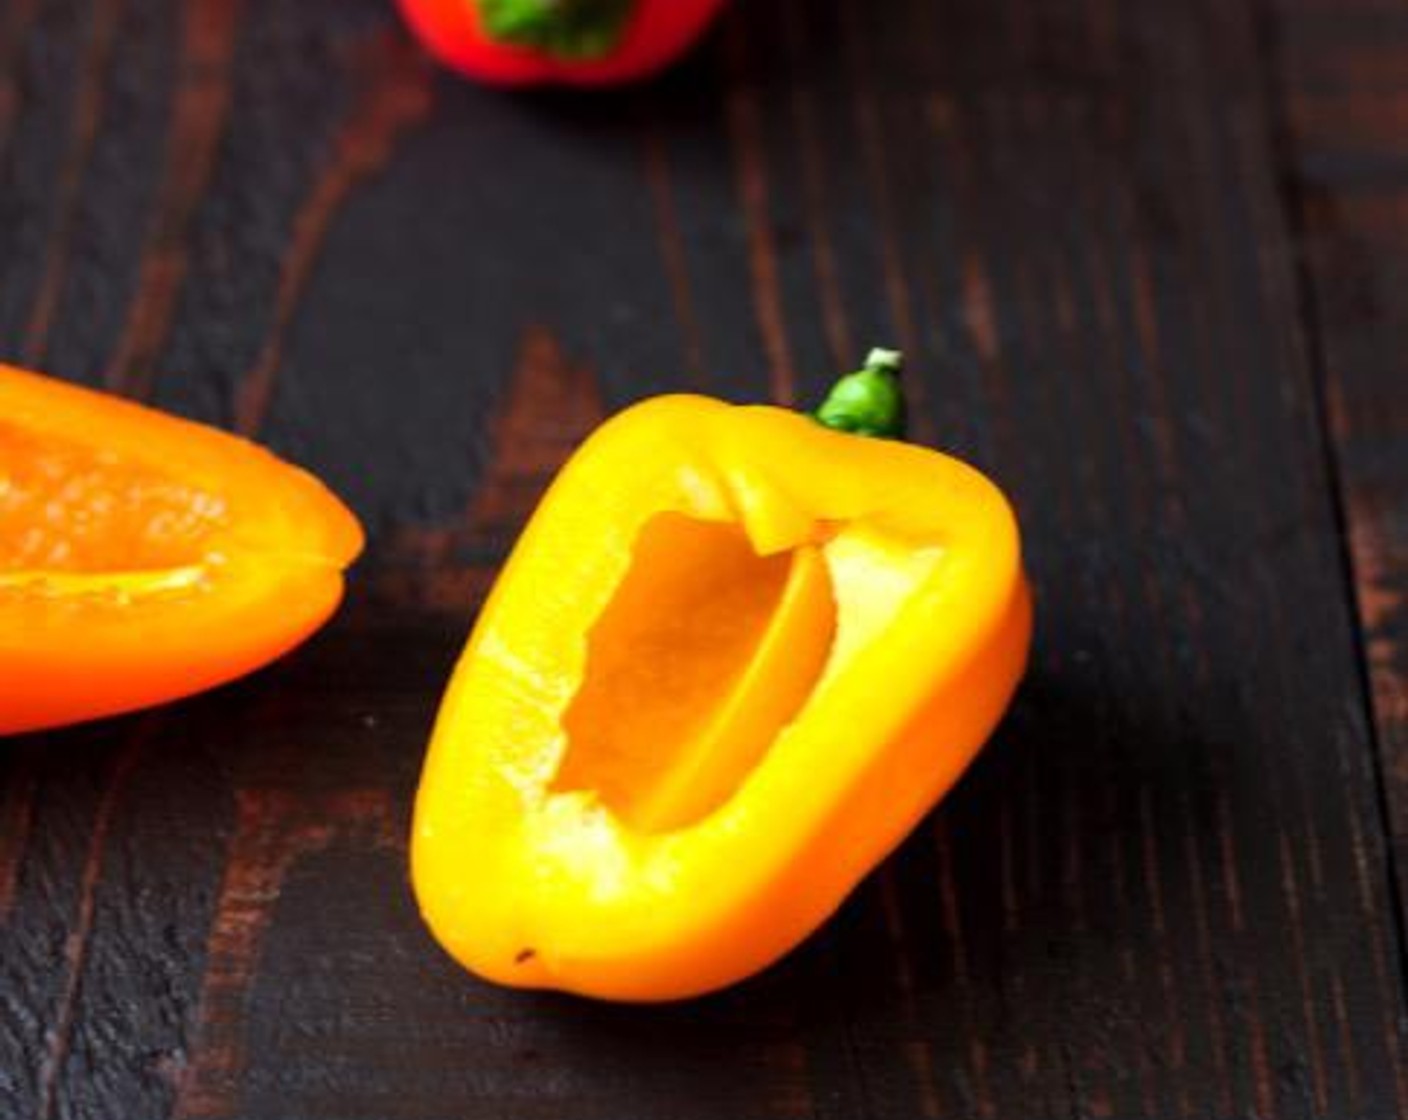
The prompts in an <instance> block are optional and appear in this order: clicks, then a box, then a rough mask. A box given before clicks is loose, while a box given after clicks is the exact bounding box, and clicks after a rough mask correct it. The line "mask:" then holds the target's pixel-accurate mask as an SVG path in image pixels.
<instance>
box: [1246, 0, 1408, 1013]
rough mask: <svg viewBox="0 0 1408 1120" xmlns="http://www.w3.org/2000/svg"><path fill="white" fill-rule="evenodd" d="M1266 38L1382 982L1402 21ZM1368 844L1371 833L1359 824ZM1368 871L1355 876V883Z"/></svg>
mask: <svg viewBox="0 0 1408 1120" xmlns="http://www.w3.org/2000/svg"><path fill="white" fill-rule="evenodd" d="M1276 15H1277V17H1278V18H1277V22H1276V24H1275V30H1276V34H1275V37H1274V40H1273V46H1274V48H1275V51H1274V55H1273V58H1274V62H1275V64H1276V65H1275V70H1274V71H1273V74H1272V79H1273V81H1274V82H1275V83H1276V88H1277V90H1278V93H1279V99H1280V102H1281V105H1282V117H1281V122H1280V123H1281V141H1282V146H1283V152H1284V159H1285V162H1286V183H1287V193H1288V196H1289V198H1290V202H1291V204H1292V207H1293V211H1292V214H1293V219H1294V222H1295V225H1296V228H1297V230H1298V232H1299V234H1300V237H1301V239H1302V243H1303V253H1302V256H1301V258H1300V267H1301V270H1302V273H1303V277H1304V290H1305V314H1306V317H1307V320H1308V322H1309V324H1310V329H1311V331H1312V332H1313V335H1314V337H1315V338H1316V340H1317V343H1318V349H1317V357H1318V361H1319V368H1318V374H1319V377H1320V381H1321V392H1322V395H1323V403H1322V410H1323V416H1324V424H1323V432H1322V440H1323V447H1324V452H1325V455H1326V460H1327V464H1328V467H1329V471H1330V473H1331V475H1332V477H1333V478H1334V480H1335V484H1336V492H1337V495H1338V497H1339V502H1340V507H1339V516H1340V522H1341V540H1342V543H1343V546H1344V555H1345V561H1346V565H1347V567H1348V569H1349V570H1350V573H1351V575H1352V577H1353V581H1354V587H1355V594H1356V605H1357V618H1358V623H1359V640H1360V647H1361V650H1360V651H1361V655H1362V667H1363V672H1364V680H1365V687H1366V692H1367V693H1368V697H1369V703H1368V708H1369V711H1370V714H1371V715H1372V718H1373V721H1374V735H1375V740H1376V745H1377V748H1378V757H1379V767H1380V770H1379V778H1380V782H1381V794H1382V797H1383V799H1384V804H1385V813H1386V816H1387V822H1388V838H1387V842H1388V845H1389V856H1390V859H1391V862H1392V865H1393V867H1394V869H1395V875H1396V884H1395V888H1396V889H1394V890H1393V891H1391V897H1392V901H1393V903H1394V905H1396V906H1397V908H1398V910H1399V923H1398V925H1397V927H1396V928H1394V929H1391V930H1387V931H1379V930H1375V931H1374V934H1375V937H1374V945H1373V948H1374V953H1375V959H1376V961H1379V962H1381V963H1380V977H1381V982H1382V983H1385V984H1388V983H1392V982H1393V972H1392V968H1391V963H1390V962H1391V961H1392V959H1393V958H1394V957H1395V956H1400V957H1401V954H1402V952H1403V948H1404V933H1403V921H1404V920H1405V917H1408V914H1405V911H1404V897H1405V895H1404V875H1405V867H1408V862H1405V861H1406V860H1408V374H1406V373H1405V371H1404V369H1403V368H1402V362H1401V359H1400V353H1401V343H1402V340H1403V338H1404V329H1405V326H1408V296H1406V295H1405V287H1404V281H1405V279H1406V278H1408V273H1405V271H1404V266H1403V260H1404V252H1405V250H1408V182H1405V179H1404V175H1403V172H1404V168H1405V167H1408V145H1405V139H1404V135H1403V132H1402V130H1401V129H1400V128H1398V127H1397V125H1396V123H1395V121H1396V120H1397V119H1398V118H1400V117H1401V115H1402V109H1403V105H1404V103H1405V101H1404V98H1405V96H1408V72H1405V71H1404V70H1403V64H1404V63H1405V61H1408V22H1405V21H1404V19H1403V18H1402V13H1401V12H1399V11H1397V10H1395V9H1393V8H1392V7H1391V6H1389V5H1384V4H1375V3H1368V2H1364V3H1353V4H1347V5H1344V6H1342V7H1336V8H1335V9H1333V10H1330V9H1327V8H1325V7H1323V6H1317V5H1314V4H1309V3H1289V2H1287V3H1283V4H1281V5H1280V6H1279V7H1278V9H1277V12H1276ZM1365 842H1367V843H1369V844H1371V845H1372V844H1377V843H1379V842H1380V841H1379V838H1378V837H1376V836H1374V835H1372V834H1370V835H1368V836H1367V837H1365ZM1367 887H1368V885H1366V889H1367ZM1382 1029H1383V1030H1384V1031H1385V1033H1388V1032H1390V1031H1391V1030H1392V1029H1393V1024H1391V1023H1389V1022H1387V1021H1385V1022H1384V1023H1383V1028H1382Z"/></svg>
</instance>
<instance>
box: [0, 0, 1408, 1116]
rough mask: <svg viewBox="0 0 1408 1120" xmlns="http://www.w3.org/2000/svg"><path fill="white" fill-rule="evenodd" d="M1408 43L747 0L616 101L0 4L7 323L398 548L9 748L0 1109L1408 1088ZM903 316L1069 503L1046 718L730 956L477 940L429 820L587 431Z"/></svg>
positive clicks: (399, 53) (1040, 561)
mask: <svg viewBox="0 0 1408 1120" xmlns="http://www.w3.org/2000/svg"><path fill="white" fill-rule="evenodd" d="M1405 91H1408V18H1405V16H1404V14H1403V12H1402V11H1401V10H1400V9H1399V7H1398V5H1396V4H1391V3H1389V2H1388V0H1353V2H1348V0H1344V2H1342V0H1333V2H1332V0H1318V2H1316V0H1275V2H1274V3H1272V2H1262V3H1253V2H1252V0H1190V2H1189V3H1185V4H1166V3H1162V2H1160V0H1125V2H1116V0H1087V2H1086V3H1075V2H1060V3H1058V2H1055V0H1044V2H1038V0H999V2H996V3H992V2H986V0H946V2H945V3H935V2H933V0H909V2H908V3H896V4H892V5H887V6H885V7H884V9H883V11H882V10H881V9H880V8H878V7H876V6H874V5H870V4H866V3H863V2H862V0H818V2H815V3H807V2H804V0H747V2H746V3H740V4H738V5H737V6H736V7H735V10H734V11H733V12H732V13H731V14H730V16H729V17H728V19H727V20H726V22H725V24H724V26H723V27H722V28H721V30H720V33H719V34H718V35H717V36H716V37H715V38H714V39H713V40H712V41H711V42H710V44H709V45H708V47H707V48H706V49H705V50H704V51H703V52H701V54H700V55H699V56H698V57H696V58H695V59H693V60H692V61H691V62H690V63H689V64H688V65H686V66H685V67H683V68H682V69H681V70H680V71H678V72H677V73H676V74H674V75H672V76H671V77H670V78H668V79H667V80H665V81H664V82H662V83H660V84H658V85H656V86H653V87H651V88H649V89H645V90H640V91H631V92H625V93H620V94H612V95H607V96H603V97H598V98H592V99H587V98H581V97H570V96H569V97H553V96H533V97H526V98H510V97H505V96H502V95H497V94H493V93H489V92H485V91H482V90H477V89H474V88H472V87H469V86H466V85H463V84H460V83H458V82H456V81H454V80H452V79H450V78H448V77H445V76H443V75H439V74H437V73H435V72H434V71H433V70H432V69H431V68H430V67H429V66H428V65H427V64H426V63H425V62H424V61H423V60H422V59H421V58H420V56H419V55H418V54H417V52H416V51H415V50H414V48H413V47H412V46H411V45H410V44H409V43H408V42H407V41H406V39H405V38H404V36H403V35H402V34H401V32H400V31H399V30H398V29H397V26H396V21H395V18H394V15H393V13H392V11H391V9H390V7H389V5H386V4H384V3H382V2H381V0H341V2H339V3H334V2H332V0H300V2H299V3H286V2H284V0H6V3H5V4H4V5H3V6H0V355H3V356H4V357H5V358H7V359H9V360H20V361H24V362H27V363H30V364H34V365H38V366H41V367H45V368H48V369H50V370H52V371H53V372H56V373H58V374H61V375H63V376H66V377H70V378H74V379H76V380H80V381H85V382H89V383H103V384H107V385H110V386H112V387H114V388H116V389H119V390H121V391H123V392H126V393H129V394H132V395H135V396H139V397H142V398H145V399H148V400H152V401H155V402H156V403H158V404H161V405H163V406H165V407H168V408H171V409H174V410H176V411H179V412H183V413H187V414H190V415H194V416H198V417H201V418H204V419H207V420H212V421H215V422H218V423H221V424H224V425H226V426H228V427H231V428H234V429H237V430H240V431H244V432H247V433H250V434H256V435H258V436H260V437H261V438H262V439H264V440H266V441H268V442H269V443H271V444H272V445H273V446H275V447H276V448H278V449H279V450H281V451H282V452H284V453H286V454H288V455H290V456H292V457H294V458H296V459H299V460H300V461H302V462H304V463H306V464H308V465H309V466H311V467H312V468H314V469H316V470H317V471H319V472H320V473H322V474H323V475H324V476H325V477H327V478H328V480H329V481H330V482H331V483H332V484H333V485H334V486H335V487H337V488H338V489H339V490H340V491H341V492H342V493H343V494H345V495H346V496H347V497H348V499H349V500H350V501H351V502H352V503H353V504H354V505H355V506H356V508H357V509H358V511H359V513H361V514H362V516H363V517H364V519H365V520H366V522H367V523H368V525H369V527H370V528H371V529H372V532H373V542H372V549H371V552H370V555H369V556H368V558H367V560H366V561H364V563H363V564H362V565H361V566H360V568H359V569H358V571H357V573H356V579H355V588H354V591H353V594H352V597H351V600H350V602H349V604H348V606H347V608H346V609H345V611H344V612H343V614H342V615H341V617H340V618H339V619H338V621H337V622H335V623H334V624H333V625H332V626H331V627H330V628H329V629H328V630H327V631H326V632H325V633H324V634H323V635H321V636H320V637H319V638H317V639H316V640H315V641H314V642H313V643H311V644H310V645H309V646H308V647H307V648H305V649H304V650H302V651H301V652H299V653H298V654H296V655H295V656H293V657H291V658H289V659H287V660H286V661H285V662H283V663H282V664H280V665H278V666H276V667H274V668H272V669H270V670H268V671H266V672H264V673H261V674H259V675H257V676H256V677H254V678H251V679H250V680H248V681H245V682H243V683H240V684H238V685H235V686H232V687H229V688H226V689H223V690H221V691H219V692H217V693H214V694H212V695H209V696H206V697H203V698H200V699H197V700H193V701H190V702H187V703H183V704H179V705H175V706H173V707H170V708H168V709H165V710H162V711H159V712H154V713H149V714H146V715H142V716H138V717H134V718H131V719H124V720H116V721H111V722H108V723H104V724H101V725H95V726H92V727H87V728H82V729H78V730H75V731H71V732H66V733H63V734H53V735H44V736H33V737H29V738H26V739H21V740H15V741H13V742H9V743H7V744H5V745H4V746H3V748H0V1115H3V1116H6V1117H9V1116H16V1117H29V1116H34V1117H43V1118H46V1120H47V1118H49V1117H93V1118H103V1120H112V1118H114V1117H131V1118H142V1117H166V1116H179V1117H192V1118H194V1117H247V1118H251V1120H255V1118H274V1117H278V1118H304V1117H307V1118H313V1117H328V1118H333V1117H336V1118H354V1117H364V1118H368V1120H372V1118H378V1120H379V1118H384V1117H393V1116H394V1117H415V1118H432V1117H433V1118H451V1117H453V1118H460V1120H463V1118H476V1117H484V1118H495V1120H497V1118H505V1117H514V1118H517V1117H525V1118H528V1117H541V1118H544V1120H589V1118H600V1120H624V1118H631V1120H692V1118H695V1117H698V1118H701V1120H702V1118H704V1117H721V1116H727V1117H737V1118H740V1120H762V1118H765V1117H796V1118H801V1117H808V1118H810V1117H825V1118H830V1117H837V1118H841V1117H845V1118H853V1117H854V1118H860V1117H868V1118H887V1120H888V1118H895V1120H910V1118H915V1117H926V1118H928V1117H933V1118H938V1117H978V1118H1001V1120H1007V1118H1012V1120H1028V1118H1036V1117H1046V1116H1051V1117H1113V1118H1118V1120H1125V1118H1131V1117H1160V1118H1162V1117H1185V1116H1186V1117H1199V1118H1201V1117H1253V1116H1255V1117H1286V1118H1294V1117H1334V1118H1336V1120H1342V1118H1356V1117H1365V1118H1371V1117H1372V1118H1377V1117H1391V1116H1394V1115H1396V1114H1400V1113H1401V1112H1403V1111H1404V1110H1405V1109H1408V1100H1406V1099H1405V1098H1408V1085H1405V1079H1406V1078H1408V1067H1405V1055H1404V1048H1405V1044H1408V1039H1405V1037H1404V1036H1405V1005H1404V957H1403V950H1404V946H1403V939H1402V921H1403V919H1404V915H1403V912H1402V910H1401V908H1400V904H1399V900H1400V898H1401V897H1402V893H1403V891H1402V889H1401V887H1400V885H1399V883H1398V879H1397V876H1398V869H1399V868H1400V867H1401V865H1402V856H1403V854H1404V845H1405V844H1408V793H1406V792H1405V790H1408V786H1405V783H1406V782H1408V778H1405V773H1408V769H1405V768H1406V767H1408V763H1405V757H1408V756H1406V755H1405V752H1408V716H1405V710H1406V709H1405V699H1404V698H1405V696H1408V654H1406V653H1405V650H1408V621H1405V620H1406V619H1408V614H1406V613H1405V606H1404V604H1405V602H1408V598H1405V597H1408V497H1405V495H1408V450H1405V448H1408V374H1405V372H1404V370H1403V368H1402V362H1403V359H1402V357H1401V353H1402V341H1403V339H1404V338H1405V328H1408V302H1406V301H1408V295H1405V293H1408V286H1405V279H1408V278H1406V277H1405V274H1404V266H1403V264H1402V261H1403V260H1404V259H1405V253H1408V204H1405V201H1404V197H1403V190H1404V183H1405V179H1404V169H1405V168H1408V152H1405V149H1404V143H1405V141H1404V139H1403V137H1404V136H1405V135H1408V134H1405V132H1404V130H1403V128H1402V122H1403V113H1402V107H1403V104H1404V101H1403V98H1404V94H1405ZM882 340H883V341H892V342H894V343H897V344H899V345H902V346H904V347H905V348H906V349H907V350H908V351H910V353H911V355H912V356H913V359H914V365H915V368H916V370H917V371H919V373H920V376H919V377H918V379H917V380H916V382H915V391H916V395H917V397H918V401H917V404H918V407H917V413H918V416H919V422H920V435H921V436H922V437H923V438H925V439H927V440H930V441H932V442H935V443H937V444H939V445H942V446H944V447H946V448H950V449H952V450H954V451H956V452H958V453H960V454H962V455H965V456H967V457H970V458H971V459H973V460H974V461H975V462H977V463H979V464H980V465H981V466H983V467H984V468H985V469H987V470H989V471H990V472H992V473H993V474H994V475H995V476H996V477H997V478H999V479H1000V480H1002V481H1003V483H1004V484H1005V485H1007V486H1008V487H1009V489H1010V490H1011V492H1012V493H1013V495H1014V497H1015V499H1016V501H1017V503H1018V505H1019V506H1020V508H1021V512H1022V516H1023V521H1024V525H1025V526H1026V529H1027V533H1028V540H1029V548H1030V558H1031V566H1032V572H1033V576H1034V579H1035V582H1036V586H1037V590H1038V596H1039V624H1040V631H1039V640H1038V648H1037V652H1036V656H1035V661H1034V664H1033V668H1032V672H1031V675H1030V679H1029V681H1028V683H1027V685H1026V686H1025V688H1024V691H1023V693H1022V696H1021V698H1020V700H1019V702H1018V704H1017V706H1016V708H1015V710H1014V711H1013V713H1012V715H1011V717H1010V719H1009V720H1008V721H1007V723H1006V724H1005V726H1004V728H1003V729H1002V731H1001V733H1000V734H999V736H998V737H997V739H996V741H995V742H994V744H993V745H992V747H991V748H990V750H989V751H988V752H987V753H986V754H985V755H984V757H983V759H982V760H981V762H980V763H979V764H978V765H977V767H976V768H975V769H974V771H973V772H972V774H971V775H970V776H969V777H968V778H967V779H965V781H964V782H963V783H962V785H961V786H960V787H959V788H958V789H957V790H956V791H955V792H954V794H953V795H952V796H951V797H950V798H949V799H948V801H947V802H946V803H945V804H944V805H943V806H942V807H941V808H940V810H939V811H938V812H936V813H935V814H934V815H933V817H932V818H931V819H930V820H929V821H928V822H926V824H925V825H924V826H923V827H922V828H921V829H920V830H919V832H918V833H916V835H915V836H914V838H913V839H912V840H911V841H910V842H909V843H908V844H907V845H906V846H905V847H904V848H903V849H902V850H901V851H900V852H899V853H898V854H897V856H896V857H895V858H894V859H892V860H891V861H890V862H889V863H888V864H886V866H885V867H883V868H882V869H881V870H880V872H879V873H878V874H877V875H875V876H874V877H872V879H871V880H869V881H868V882H867V883H866V884H865V885H864V886H863V887H862V889H861V890H860V891H859V892H858V894H857V895H856V897H855V898H854V899H853V901H852V902H851V903H850V904H848V905H847V906H846V907H845V908H844V909H843V910H842V912H841V913H840V914H839V915H838V916H837V917H836V919H835V920H834V921H833V922H831V923H830V924H829V925H828V926H827V927H826V928H825V930H823V931H822V932H821V934H820V935H818V936H817V937H816V938H814V939H813V940H812V941H811V942H810V943H809V944H808V945H806V946H805V947H804V948H803V949H801V950H800V951H799V952H797V953H796V954H794V955H793V956H792V957H791V958H790V959H788V960H787V961H786V962H784V963H783V964H782V965H780V966H779V967H778V968H776V969H774V970H773V971H771V972H770V973H768V974H766V975H764V976H763V977H760V978H759V979H757V980H755V981H753V982H751V983H749V984H747V985H744V986H742V987H740V988H738V989H736V990H734V991H732V992H729V993H726V994H724V995H722V996H719V997H716V998H713V999H710V1000H706V1001H702V1002H698V1003H694V1004H689V1005H683V1006H679V1007H672V1008H661V1009H629V1008H611V1007H602V1006H597V1005H592V1004H586V1003H582V1002H578V1001H573V1000H568V999H563V998H557V997H550V996H531V995H523V994H515V993H506V992H501V991H496V990H494V989H491V988H488V987H486V986H484V985H481V984H479V983H477V982H475V981H473V980H471V979H469V978H468V977H466V976H464V975H463V974H462V973H460V972H459V971H458V970H457V969H455V968H454V967H453V966H451V965H450V964H449V963H448V962H447V961H446V960H445V959H444V958H443V957H442V956H441V955H440V954H439V952H438V950H436V948H435V947H434V946H433V944H432V943H431V942H430V940H429V938H428V937H427V936H426V935H425V933H424V932H423V931H422V929H421V928H420V926H419V924H418V922H417V920H416V917H415V914H414V907H413V903H412V901H411V899H410V896H409V893H408V890H407V887H406V881H405V871H404V862H405V858H404V857H405V850H404V844H405V835H406V829H407V818H408V807H409V802H410V797H411V793H412V790H413V788H414V783H415V779H416V771H417V767H418V764H419V759H420V752H421V750H422V748H423V745H424V741H425V738H426V734H427V732H428V728H429V724H430V721H431V719H432V717H433V713H434V706H435V703H436V700H437V694H438V690H439V688H440V686H441V684H442V683H443V680H444V678H445V675H446V673H447V672H448V669H449V667H450V665H451V663H452V661H453V658H454V656H455V654H456V652H457V648H458V645H459V643H460V641H461V640H462V638H463V635H464V633H465V631H466V629H467V626H468V623H469V621H470V619H471V618H472V615H473V611H474V608H475V606H476V604H477V603H478V601H479V599H480V596H481V595H482V593H483V591H484V589H485V587H486V586H487V582H488V581H489V579H491V578H492V575H493V572H494V570H495V567H496V565H497V564H498V562H499V561H500V560H501V559H502V557H503V555H504V553H505V551H506V549H507V548H508V546H509V544H510V543H511V541H512V539H513V536H514V534H515V532H516V530H517V528H518V527H519V526H520V525H521V524H522V521H523V519H524V517H525V516H526V514H527V512H528V511H529V509H530V508H531V506H532V503H533V500H534V497H535V495H536V494H537V492H538V491H539V489H540V488H541V486H542V485H543V483H544V481H545V479H546V478H547V477H548V475H549V474H550V473H551V471H552V469H553V468H554V466H555V465H556V464H557V463H558V462H560V461H561V459H562V458H563V457H564V456H565V455H566V454H567V452H568V451H569V450H570V448H571V447H572V446H573V444H574V442H575V441H576V440H577V439H578V438H579V437H580V436H581V435H582V434H583V433H584V432H585V431H587V430H589V429H590V427H591V426H592V425H593V424H595V423H596V422H597V421H598V420H599V419H600V418H601V417H602V416H604V415H606V414H607V413H609V412H610V411H611V410H613V409H614V408H616V407H619V406H620V405H621V404H623V403H625V402H627V401H629V400H632V399H634V398H637V397H639V396H642V395H645V394H647V393H652V392H657V391H662V390H667V389H679V388H689V389H696V390H702V391H707V392H714V393H718V394H721V395H725V396H728V397H731V398H734V399H765V398H773V399H777V400H782V401H803V400H810V399H812V398H813V397H814V396H815V395H816V394H817V392H818V391H819V389H820V388H821V386H822V384H823V382H824V381H825V380H826V378H827V376H828V375H829V373H830V372H831V371H832V370H834V369H835V368H837V367H838V366H843V365H846V364H847V363H849V362H852V361H853V360H854V358H855V357H856V356H857V355H858V354H859V352H860V351H861V350H862V349H863V348H864V346H865V345H867V344H868V343H870V342H872V341H882Z"/></svg>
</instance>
